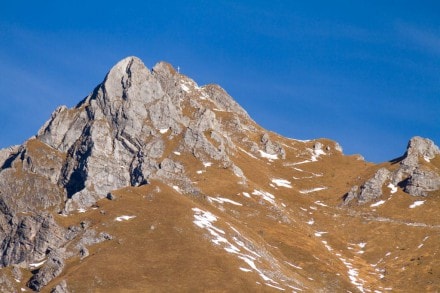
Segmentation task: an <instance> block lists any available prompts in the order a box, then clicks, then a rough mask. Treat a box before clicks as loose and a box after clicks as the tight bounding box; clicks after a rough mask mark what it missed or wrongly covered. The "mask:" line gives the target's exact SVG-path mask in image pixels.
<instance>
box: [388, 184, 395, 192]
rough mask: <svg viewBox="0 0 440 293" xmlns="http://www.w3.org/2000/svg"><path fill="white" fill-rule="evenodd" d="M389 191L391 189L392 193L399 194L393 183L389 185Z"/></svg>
mask: <svg viewBox="0 0 440 293" xmlns="http://www.w3.org/2000/svg"><path fill="white" fill-rule="evenodd" d="M387 187H388V188H389V189H391V193H396V192H397V186H395V185H394V184H393V183H390V184H388V186H387Z"/></svg>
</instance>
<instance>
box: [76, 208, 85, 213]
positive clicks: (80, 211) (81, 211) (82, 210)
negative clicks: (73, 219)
mask: <svg viewBox="0 0 440 293" xmlns="http://www.w3.org/2000/svg"><path fill="white" fill-rule="evenodd" d="M85 212H86V209H83V208H81V209H78V213H85Z"/></svg>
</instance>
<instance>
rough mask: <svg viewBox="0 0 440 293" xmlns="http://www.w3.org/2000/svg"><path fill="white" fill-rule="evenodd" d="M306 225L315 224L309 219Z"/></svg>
mask: <svg viewBox="0 0 440 293" xmlns="http://www.w3.org/2000/svg"><path fill="white" fill-rule="evenodd" d="M306 223H307V224H308V225H313V224H315V220H313V219H311V220H309V221H308V222H306Z"/></svg>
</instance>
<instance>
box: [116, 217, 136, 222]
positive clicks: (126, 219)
mask: <svg viewBox="0 0 440 293" xmlns="http://www.w3.org/2000/svg"><path fill="white" fill-rule="evenodd" d="M133 218H136V216H119V217H116V218H115V221H118V222H122V221H128V220H131V219H133Z"/></svg>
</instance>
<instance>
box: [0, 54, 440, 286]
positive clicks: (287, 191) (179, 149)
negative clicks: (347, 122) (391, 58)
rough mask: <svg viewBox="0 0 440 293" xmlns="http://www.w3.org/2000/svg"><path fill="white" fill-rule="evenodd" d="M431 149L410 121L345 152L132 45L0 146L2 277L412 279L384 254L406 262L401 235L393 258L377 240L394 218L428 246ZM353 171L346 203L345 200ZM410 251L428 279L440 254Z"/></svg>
mask: <svg viewBox="0 0 440 293" xmlns="http://www.w3.org/2000/svg"><path fill="white" fill-rule="evenodd" d="M439 162H440V161H439V149H438V147H437V146H435V144H434V143H433V142H432V141H430V140H428V139H423V138H420V137H415V138H413V139H411V141H410V143H409V144H408V148H407V151H406V153H405V155H404V156H403V157H402V158H400V159H399V160H395V161H392V162H389V163H383V164H380V165H374V164H370V163H368V162H365V161H363V160H360V159H359V157H358V156H344V155H343V154H342V149H341V147H340V146H339V145H338V144H337V143H335V142H333V141H330V140H327V139H319V140H312V141H298V140H293V139H287V138H284V137H281V136H279V135H277V134H275V133H272V132H269V131H267V130H264V129H262V128H261V127H260V126H258V125H257V124H256V123H255V122H254V121H253V120H252V119H251V118H250V117H249V115H248V114H247V113H246V111H245V110H243V109H242V108H241V107H240V106H239V105H238V104H237V103H236V102H235V101H234V100H233V99H232V98H231V97H230V96H229V95H228V94H227V93H226V91H224V90H223V89H222V88H221V87H219V86H217V85H206V86H198V85H197V84H196V83H195V82H194V81H193V80H191V79H190V78H188V77H186V76H184V75H182V74H180V73H178V72H176V70H174V68H173V67H172V66H171V65H170V64H167V63H165V62H160V63H158V64H157V65H155V66H154V67H153V68H152V69H151V70H149V69H147V68H146V67H145V65H144V64H143V63H142V61H141V60H139V59H138V58H136V57H128V58H126V59H124V60H122V61H120V62H119V63H118V64H116V65H115V66H114V67H113V68H112V69H111V70H110V71H109V73H108V74H107V76H106V77H105V79H104V81H103V82H102V83H101V84H100V85H98V86H97V87H96V88H95V89H94V90H93V92H92V93H91V94H90V95H89V96H87V97H86V98H85V99H84V100H82V101H81V102H80V103H79V104H78V105H77V106H75V107H73V108H71V109H68V108H67V107H65V106H61V107H59V108H57V109H56V110H55V111H54V112H53V114H52V116H51V117H50V119H49V120H48V121H47V122H46V123H45V125H43V127H41V129H40V130H39V131H38V134H37V135H36V136H35V137H33V138H31V139H29V140H28V141H27V142H26V143H24V144H23V145H21V146H14V147H11V148H7V149H3V150H0V267H3V268H2V269H0V270H1V271H0V290H3V291H14V290H15V291H17V290H18V288H19V287H21V288H23V289H24V287H25V286H26V287H27V288H28V289H32V290H35V291H40V290H42V291H44V290H51V291H50V292H68V291H69V290H70V289H71V290H72V292H84V291H87V290H90V288H92V287H93V288H95V287H96V288H98V289H97V290H101V291H106V292H112V291H114V292H119V291H122V290H124V289H128V290H129V289H130V288H136V289H137V290H139V289H141V290H144V291H157V290H159V291H201V290H202V289H206V288H217V289H218V290H219V291H245V290H248V291H270V290H294V291H315V292H317V291H319V290H324V291H325V290H327V291H334V292H339V291H348V290H349V291H352V292H354V291H356V290H357V291H360V292H368V290H369V291H371V292H372V291H374V290H378V291H384V290H385V289H386V288H389V286H391V285H392V284H393V282H397V281H396V280H398V282H397V283H402V286H407V284H408V283H405V282H410V283H411V282H412V281H414V276H417V279H419V277H420V275H419V274H415V273H414V274H413V273H412V272H415V271H414V270H410V269H408V270H407V271H405V272H404V273H402V272H400V271H399V274H398V275H399V276H400V275H402V274H404V276H403V277H402V279H399V278H400V277H394V275H393V274H392V273H391V272H387V273H385V268H388V269H389V270H390V271H392V269H391V268H392V267H393V266H396V267H399V268H401V267H402V266H403V265H404V266H405V267H408V266H409V265H408V264H406V263H405V264H402V263H400V262H399V261H398V259H412V258H413V255H412V254H404V253H406V252H403V251H404V250H401V249H399V250H398V252H395V251H394V250H393V254H398V255H399V257H398V256H396V257H394V256H393V258H390V259H388V256H389V254H388V251H386V250H388V249H391V250H392V249H394V248H393V246H392V245H394V241H395V239H394V238H393V237H394V235H396V233H397V232H396V231H394V230H392V229H394V228H395V225H401V227H400V226H399V227H400V228H401V230H399V231H403V232H402V233H415V234H416V235H417V237H419V238H420V239H419V238H417V239H416V237H413V238H411V239H406V238H405V239H403V240H402V239H400V238H399V245H405V247H413V246H414V245H416V246H415V247H416V248H417V249H416V250H410V249H408V251H411V253H414V254H415V253H418V250H419V249H421V250H423V249H424V248H423V245H425V246H426V247H431V249H433V251H435V250H436V249H437V248H438V247H437V246H436V243H437V242H435V241H434V240H435V239H434V237H432V233H433V232H432V231H436V229H438V227H439V225H440V223H437V220H436V219H437V218H435V217H427V216H425V214H426V215H431V214H432V212H431V210H432V209H433V210H435V209H436V207H437V206H438V205H437V202H436V201H435V199H436V197H435V195H436V194H437V193H436V192H438V190H439V189H440V184H439V182H440V180H439V173H440V172H439V168H440V164H439ZM350 186H354V187H352V188H351V190H350V191H349V192H348V193H347V194H346V196H345V197H344V201H343V202H344V203H345V204H349V205H350V207H349V208H347V207H345V208H344V207H343V208H341V207H340V203H341V200H340V197H339V195H341V194H343V193H344V192H346V191H347V189H348V188H350ZM405 192H406V193H409V194H411V195H414V196H423V197H426V198H428V199H426V200H423V201H420V200H418V201H415V202H413V203H410V201H411V197H410V196H408V197H405V198H403V199H402V198H401V199H399V200H403V201H405V200H406V202H407V203H408V205H407V206H409V208H410V209H413V208H414V207H418V206H420V205H423V204H424V203H425V201H430V204H429V205H428V204H426V211H428V212H426V213H420V214H414V213H413V214H410V213H407V210H405V209H404V208H402V203H400V202H397V199H396V198H393V197H392V196H393V194H395V193H397V194H400V195H405ZM431 194H434V196H432V198H433V199H432V200H431V199H430V198H431V197H430V195H431ZM384 199H386V202H385V200H384ZM373 201H374V202H375V203H372V204H371V205H370V206H367V205H353V203H360V204H365V203H368V202H373ZM405 204H406V203H405ZM381 205H383V206H384V207H386V208H383V209H381V208H380V206H381ZM395 206H397V207H398V208H400V209H401V210H398V211H397V212H396V214H387V213H391V212H389V211H393V209H394V208H395ZM407 206H405V208H407ZM378 207H379V208H378ZM402 211H403V212H402ZM376 212H377V214H375V213H376ZM407 214H408V217H409V218H405V217H406V215H407ZM388 223H389V224H388ZM387 225H390V226H387ZM393 225H394V226H393ZM340 227H344V229H341V228H340ZM390 227H391V228H390ZM373 228H374V229H384V231H385V233H377V234H374V233H373V234H372V233H370V232H369V231H371V230H372V229H373ZM411 229H419V230H418V231H415V230H411ZM422 230H423V231H422ZM399 237H400V236H399ZM431 239H432V240H431ZM367 240H368V241H369V242H368V244H367ZM416 240H417V241H419V240H420V241H421V243H422V244H420V243H417V244H416V242H415V241H416ZM401 243H404V244H401ZM388 244H389V245H388ZM347 245H348V247H347ZM387 245H388V246H387ZM417 245H418V246H417ZM420 245H422V246H420ZM365 246H367V248H366V249H365ZM370 247H371V248H370ZM390 253H391V252H390ZM433 255H435V254H433ZM414 259H416V258H414ZM420 263H421V266H422V267H423V268H424V269H426V271H428V273H427V274H428V277H427V278H426V280H427V282H431V284H437V283H435V282H437V281H436V280H435V279H432V278H431V276H430V274H429V272H431V273H432V271H433V269H432V268H433V267H437V266H436V264H437V262H436V260H435V259H432V260H430V261H426V260H425V263H422V261H420ZM426 263H427V264H426ZM200 271H203V272H204V273H203V274H200ZM133 272H136V273H133ZM435 273H436V271H434V273H433V274H435ZM385 275H386V277H385ZM388 278H389V279H388ZM115 280H117V281H115ZM170 280H173V281H170ZM175 280H179V282H175ZM405 280H409V281H405ZM433 280H434V281H433ZM387 286H388V287H387ZM429 286H430V285H426V286H424V287H423V288H425V289H429V288H431V287H429ZM25 290H26V289H25ZM133 290H134V289H133Z"/></svg>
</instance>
